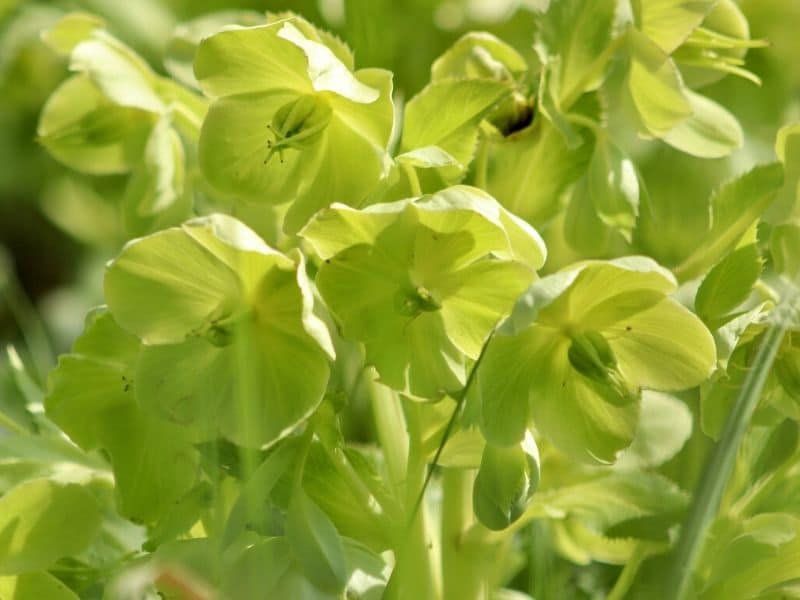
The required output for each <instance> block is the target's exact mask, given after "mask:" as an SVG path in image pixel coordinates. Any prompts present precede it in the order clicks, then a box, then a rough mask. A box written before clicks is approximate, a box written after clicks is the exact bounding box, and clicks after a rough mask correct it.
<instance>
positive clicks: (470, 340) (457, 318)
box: [437, 260, 534, 359]
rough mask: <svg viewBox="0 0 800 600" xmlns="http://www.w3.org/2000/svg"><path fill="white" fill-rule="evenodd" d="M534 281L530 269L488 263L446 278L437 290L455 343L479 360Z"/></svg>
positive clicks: (443, 313) (492, 262)
mask: <svg viewBox="0 0 800 600" xmlns="http://www.w3.org/2000/svg"><path fill="white" fill-rule="evenodd" d="M533 277H534V273H533V271H531V270H530V269H529V268H528V267H526V266H524V265H522V264H520V263H515V262H501V261H494V260H484V261H479V262H476V263H473V264H471V265H469V266H467V267H464V268H463V269H459V270H458V271H452V272H450V273H447V274H446V275H444V276H443V277H442V278H441V279H440V280H439V281H438V286H437V289H439V290H441V293H442V320H443V321H444V327H445V331H446V332H447V335H448V337H449V338H450V339H451V340H453V343H454V344H455V345H456V346H458V348H459V349H460V350H461V351H462V352H463V353H464V354H466V355H467V356H469V357H470V358H472V359H477V358H478V355H479V354H480V352H481V349H482V348H483V345H484V343H485V342H486V339H487V338H488V337H489V334H490V333H491V332H492V330H493V329H494V327H495V325H497V322H498V321H499V320H500V319H501V318H502V317H503V316H505V315H507V314H508V313H509V312H510V311H511V308H512V307H513V306H514V302H515V301H516V300H517V298H518V297H519V296H520V294H522V292H523V291H524V290H525V289H526V288H527V287H528V285H529V284H530V282H531V280H532V279H533Z"/></svg>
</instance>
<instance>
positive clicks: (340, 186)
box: [195, 17, 394, 232]
mask: <svg viewBox="0 0 800 600" xmlns="http://www.w3.org/2000/svg"><path fill="white" fill-rule="evenodd" d="M195 75H196V76H197V80H198V82H199V84H200V86H201V88H202V89H203V91H204V92H205V93H206V94H207V95H208V96H210V97H212V98H214V99H215V100H214V102H213V103H212V105H211V108H210V109H209V112H208V116H207V118H206V120H205V121H204V123H203V128H202V131H201V134H200V143H199V160H200V165H201V168H202V170H203V172H204V173H205V175H206V177H207V178H208V180H209V181H210V182H211V183H212V185H214V187H216V188H217V189H218V190H219V191H220V192H223V193H227V194H229V195H231V196H232V197H235V198H237V199H240V200H243V201H257V202H269V203H273V204H283V203H285V202H287V201H290V200H293V203H292V205H291V207H290V209H289V212H288V214H287V216H286V222H285V223H284V229H285V230H286V231H287V232H296V231H297V230H298V229H300V228H301V227H302V226H303V225H304V224H305V223H306V221H307V220H308V219H309V217H310V216H311V215H312V214H314V212H316V211H317V210H318V209H319V208H322V207H324V206H327V205H329V204H331V203H332V202H334V201H340V202H344V201H346V202H348V203H351V204H355V205H358V204H359V203H361V202H363V201H364V200H365V199H366V197H367V195H368V194H369V193H370V192H371V191H372V190H373V189H374V188H375V187H376V186H377V185H378V183H379V182H380V181H381V179H382V178H383V177H384V175H385V172H386V169H387V164H388V163H387V154H386V147H387V145H388V143H389V136H390V134H391V130H392V123H393V114H394V109H393V106H392V100H391V95H392V75H391V73H390V72H388V71H384V70H381V69H361V70H359V71H356V72H353V70H352V55H351V54H350V53H349V51H347V50H346V48H345V47H344V46H343V45H342V44H333V43H332V42H331V39H330V38H325V37H323V34H322V33H321V32H318V31H317V30H316V29H314V28H313V27H312V26H311V25H310V24H308V23H307V22H305V21H303V20H302V19H300V18H298V17H290V18H286V19H280V20H277V21H275V22H272V23H269V24H267V25H260V26H256V27H240V28H235V29H234V28H232V29H228V30H225V31H222V32H220V33H217V34H216V35H212V36H211V37H209V38H207V39H205V40H203V42H202V43H201V44H200V47H199V48H198V51H197V57H196V60H195ZM276 152H277V153H278V154H279V158H280V160H272V157H273V155H274V154H275V153H276ZM309 182H311V183H309Z"/></svg>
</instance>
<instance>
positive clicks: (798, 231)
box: [769, 223, 800, 280]
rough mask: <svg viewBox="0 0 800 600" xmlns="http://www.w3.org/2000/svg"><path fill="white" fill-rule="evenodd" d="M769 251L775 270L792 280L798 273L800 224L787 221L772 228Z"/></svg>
mask: <svg viewBox="0 0 800 600" xmlns="http://www.w3.org/2000/svg"><path fill="white" fill-rule="evenodd" d="M769 251H770V255H771V256H772V261H773V265H774V268H775V270H776V271H777V272H778V273H781V274H782V275H785V276H786V277H788V278H789V279H792V280H794V279H795V278H796V277H797V275H798V273H800V225H797V224H793V223H787V224H784V225H778V226H776V227H775V228H773V230H772V236H771V237H770V240H769Z"/></svg>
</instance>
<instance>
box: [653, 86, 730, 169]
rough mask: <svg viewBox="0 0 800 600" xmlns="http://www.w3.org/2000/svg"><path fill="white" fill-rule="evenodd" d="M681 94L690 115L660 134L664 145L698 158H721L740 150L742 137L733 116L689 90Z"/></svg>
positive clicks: (718, 105) (711, 101)
mask: <svg viewBox="0 0 800 600" xmlns="http://www.w3.org/2000/svg"><path fill="white" fill-rule="evenodd" d="M684 94H685V95H686V98H687V99H688V100H689V104H691V106H692V115H691V116H690V117H688V118H687V119H686V120H684V121H681V122H680V123H678V124H677V125H676V126H675V127H673V128H672V129H671V130H670V131H668V132H667V133H666V134H664V136H663V140H664V141H665V142H667V143H668V144H669V145H670V146H672V147H674V148H677V149H678V150H681V151H682V152H686V153H687V154H691V155H692V156H699V157H700V158H721V157H723V156H728V155H729V154H730V153H731V152H733V151H734V150H736V149H737V148H741V147H742V144H743V143H744V139H743V135H744V134H743V133H742V127H741V125H739V121H737V120H736V117H734V116H733V115H732V114H731V113H730V112H728V111H727V110H726V109H725V108H723V107H722V105H720V104H718V103H716V102H714V101H713V100H710V99H708V98H706V97H705V96H701V95H700V94H695V93H694V92H692V91H690V90H686V91H685V92H684Z"/></svg>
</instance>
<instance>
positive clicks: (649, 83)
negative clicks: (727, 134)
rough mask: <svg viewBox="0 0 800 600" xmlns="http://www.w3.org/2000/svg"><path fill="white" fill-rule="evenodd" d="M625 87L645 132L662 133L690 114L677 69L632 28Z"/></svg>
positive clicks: (660, 134) (659, 134)
mask: <svg viewBox="0 0 800 600" xmlns="http://www.w3.org/2000/svg"><path fill="white" fill-rule="evenodd" d="M629 35H630V39H631V51H632V55H631V65H630V72H629V74H628V89H629V91H630V94H631V96H632V98H633V103H634V104H635V105H636V110H637V111H638V112H639V117H640V118H641V120H642V124H643V125H644V126H645V129H646V130H647V132H649V133H651V134H652V135H654V136H662V135H664V134H665V133H667V132H668V131H669V130H670V129H672V128H673V127H675V126H676V125H677V124H678V123H680V122H681V121H683V120H684V119H686V118H688V117H690V116H691V114H692V105H691V104H690V102H689V99H688V97H687V95H686V89H685V87H684V85H683V81H682V80H681V76H680V72H679V71H678V68H677V67H676V66H675V63H674V62H672V59H671V58H670V57H669V56H668V55H667V54H665V53H664V52H663V51H662V50H661V49H660V48H659V47H658V46H657V45H655V44H654V43H653V42H652V41H650V40H649V39H647V38H646V37H645V36H643V35H642V34H640V33H636V32H635V31H633V30H631V31H630V32H629Z"/></svg>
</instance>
